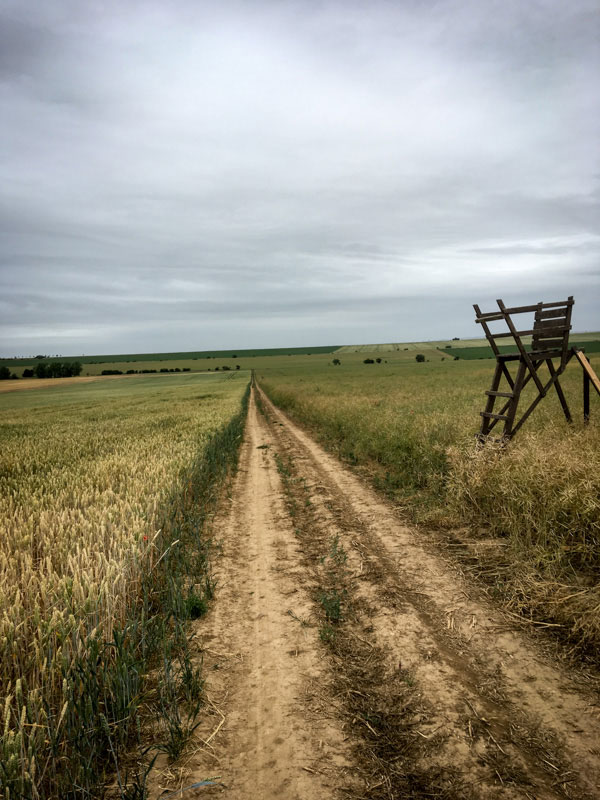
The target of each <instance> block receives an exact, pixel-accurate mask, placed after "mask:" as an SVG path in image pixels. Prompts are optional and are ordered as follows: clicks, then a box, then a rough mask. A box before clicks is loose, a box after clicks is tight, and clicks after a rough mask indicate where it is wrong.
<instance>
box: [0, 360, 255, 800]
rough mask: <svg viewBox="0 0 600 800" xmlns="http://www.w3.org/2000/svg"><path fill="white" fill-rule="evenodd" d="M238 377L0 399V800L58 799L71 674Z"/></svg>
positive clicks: (132, 578)
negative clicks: (1, 796)
mask: <svg viewBox="0 0 600 800" xmlns="http://www.w3.org/2000/svg"><path fill="white" fill-rule="evenodd" d="M248 377H249V376H248V373H238V374H237V375H228V376H218V375H213V376H211V375H204V376H199V375H196V376H194V375H189V376H181V377H180V376H176V377H175V376H168V377H167V376H166V377H161V376H152V377H147V378H136V379H135V380H130V381H121V382H115V381H106V382H98V383H94V384H80V385H70V386H65V387H64V388H63V387H54V388H50V389H48V390H38V391H36V392H17V393H10V394H7V395H3V396H1V397H0V409H1V414H2V416H1V427H0V506H1V507H2V509H3V513H2V516H1V518H0V608H1V609H2V612H1V616H0V664H1V667H0V685H1V692H0V694H1V695H2V696H3V697H4V698H6V699H5V703H4V708H3V719H2V725H3V728H2V732H1V740H0V742H1V743H0V762H1V764H2V766H1V767H0V786H3V787H4V791H5V796H6V798H7V800H8V798H13V797H43V796H46V797H50V796H59V794H58V789H56V787H57V786H59V785H60V779H59V777H56V779H52V776H51V773H54V772H56V773H57V774H58V773H59V772H60V768H61V765H60V761H61V759H62V758H65V757H67V756H68V755H69V754H70V753H71V752H72V750H73V744H74V742H73V741H72V740H71V741H69V737H70V736H72V731H69V724H70V725H71V727H72V726H73V725H75V726H77V725H78V724H79V725H81V724H82V723H83V722H84V720H81V719H80V721H79V723H78V720H77V716H78V713H79V712H78V711H77V709H76V708H74V705H76V703H75V700H76V699H77V698H79V699H80V700H82V689H83V685H84V683H85V680H86V678H85V676H84V675H83V674H79V675H78V674H77V670H78V669H79V670H81V669H82V666H81V665H82V664H83V663H84V661H85V659H86V658H87V659H88V662H89V658H88V657H89V648H90V643H91V642H98V643H102V644H101V645H100V646H101V647H105V643H106V642H111V641H113V640H114V636H115V631H123V630H125V629H126V628H127V625H128V624H129V623H130V622H131V619H132V609H135V608H136V604H138V605H139V598H140V593H141V592H142V583H143V581H144V580H145V576H147V574H148V573H149V572H152V571H153V570H154V567H155V565H156V563H157V562H158V560H159V559H160V558H161V556H163V554H164V549H165V548H166V547H168V546H169V542H168V541H167V540H165V538H164V535H163V532H162V531H161V526H163V525H164V519H165V513H167V512H166V510H168V513H170V514H171V515H172V513H173V508H172V507H173V503H174V502H175V505H177V502H178V501H177V499H178V498H181V497H182V496H184V495H185V492H186V490H187V487H188V484H189V483H190V481H191V478H190V475H191V473H190V470H191V469H192V468H193V467H194V465H197V464H198V463H199V461H200V462H201V461H202V457H203V454H204V453H205V450H206V447H207V445H208V443H209V442H210V441H211V440H212V438H213V437H214V436H215V433H216V432H218V431H220V430H222V429H223V428H224V427H226V426H227V424H228V423H229V422H230V420H231V419H232V418H233V417H234V416H235V415H236V414H238V413H239V411H240V404H241V401H242V396H243V393H244V390H245V389H246V386H247V383H248ZM134 617H135V614H134ZM138 621H139V620H138ZM141 624H142V626H143V619H142V620H141ZM129 639H131V636H129ZM116 649H118V648H116ZM111 659H112V662H113V666H115V665H116V662H117V661H118V659H116V660H115V658H114V657H113V656H111ZM86 663H87V662H86ZM117 666H118V665H117ZM113 705H114V703H113ZM91 713H93V714H95V715H96V716H98V709H97V708H96V709H92V710H91ZM102 714H104V715H105V716H106V713H105V711H102ZM102 714H100V718H102ZM113 738H115V737H113ZM125 738H126V737H125ZM109 744H110V745H111V746H112V740H111V741H110V742H109ZM78 746H79V749H81V747H80V745H78ZM43 787H46V788H45V789H44V788H43ZM48 787H54V789H52V788H48ZM44 791H45V792H47V793H46V794H44V793H43V792H44ZM52 791H55V792H57V794H56V795H54V794H52ZM62 796H70V795H68V794H63V795H62ZM73 796H75V795H73ZM77 796H85V795H77Z"/></svg>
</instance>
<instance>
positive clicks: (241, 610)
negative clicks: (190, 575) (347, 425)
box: [151, 387, 600, 800]
mask: <svg viewBox="0 0 600 800" xmlns="http://www.w3.org/2000/svg"><path fill="white" fill-rule="evenodd" d="M257 397H258V399H259V403H260V405H261V406H262V408H263V409H264V410H265V412H266V413H265V414H264V415H261V414H260V413H259V411H258V409H257V403H256V399H257ZM275 453H277V454H278V455H277V459H276V458H275V456H274V454H275ZM277 461H279V463H280V466H281V463H282V461H283V462H285V463H287V464H288V465H289V467H290V470H291V471H292V479H291V480H289V481H287V484H286V481H284V484H286V485H282V482H281V479H280V476H279V474H278V471H277V463H276V462H277ZM286 492H287V500H286ZM230 506H231V507H230V508H229V509H228V511H227V513H226V514H223V515H221V517H220V519H219V520H217V522H216V531H217V533H216V536H217V538H221V539H222V555H221V557H220V558H219V560H218V563H217V565H216V571H217V579H218V590H217V600H216V602H215V604H214V609H213V610H212V611H211V612H210V614H209V616H208V617H207V618H206V619H205V620H203V621H202V622H201V623H199V624H198V627H197V635H198V639H199V641H200V642H201V647H202V650H203V661H204V674H205V677H206V679H207V695H208V697H209V698H210V708H211V709H214V713H213V714H212V715H211V714H209V715H208V716H207V718H206V720H205V721H204V723H203V725H202V726H201V730H200V731H199V734H198V736H199V738H198V742H197V748H196V750H195V752H194V753H193V755H192V756H191V757H190V758H189V759H188V761H187V762H186V763H185V764H184V766H183V768H182V769H180V771H179V773H178V774H175V772H174V771H171V772H169V770H167V769H166V768H163V771H162V773H161V780H162V783H161V781H160V780H159V781H155V782H154V786H153V791H154V792H155V794H151V796H157V797H158V796H159V792H160V789H162V788H164V787H166V786H168V787H169V788H170V789H173V788H174V784H175V785H176V786H182V785H189V784H192V783H194V782H195V781H200V780H202V779H204V778H206V777H207V776H211V775H219V776H220V778H219V782H220V785H219V786H215V787H214V788H208V789H203V790H201V791H202V794H196V795H194V790H191V791H190V792H186V793H185V795H184V797H192V798H193V797H194V796H198V797H200V796H202V797H206V796H209V795H212V794H213V793H219V794H220V793H222V794H223V795H224V796H226V797H228V798H234V799H235V800H237V799H238V798H239V799H240V800H241V799H242V798H255V797H256V798H264V799H265V800H271V798H278V800H287V798H290V800H291V799H292V798H303V799H304V798H306V800H312V799H313V798H315V800H316V798H323V800H326V798H330V797H331V798H334V797H341V796H343V797H354V798H359V797H365V798H367V797H368V798H378V797H381V798H383V797H386V798H391V797H398V798H399V797H415V798H417V797H423V798H424V797H439V798H460V797H465V798H467V797H469V798H471V797H472V798H482V799H483V798H493V799H495V798H498V800H504V799H505V798H506V800H509V799H510V798H535V799H536V800H545V799H546V798H548V799H550V798H573V800H583V799H584V798H585V799H586V800H587V799H588V798H589V800H592V799H593V798H597V797H600V754H599V749H598V748H599V747H600V712H599V707H598V704H597V698H595V697H594V696H593V695H591V694H589V693H586V690H585V687H581V686H580V685H578V684H577V683H576V682H575V681H574V680H573V678H572V677H571V676H570V675H569V674H567V672H566V671H565V670H564V668H563V667H562V666H561V665H559V664H556V663H554V662H553V661H552V660H551V659H550V658H549V657H548V656H547V655H545V654H544V653H542V652H541V651H540V650H539V648H538V646H537V645H536V643H535V642H531V641H529V640H528V639H527V637H525V636H523V635H522V634H521V632H519V631H516V630H512V629H511V626H510V623H508V622H507V618H506V615H505V614H503V613H502V611H501V610H499V609H497V608H496V607H494V606H493V605H492V604H491V603H489V602H487V600H486V599H483V598H482V596H481V592H480V591H479V590H478V589H477V588H476V587H475V586H474V585H473V584H472V583H470V582H468V581H467V580H465V578H464V576H463V575H462V573H461V572H460V569H459V567H458V566H457V565H454V564H452V563H450V562H448V561H446V560H444V559H443V558H442V557H440V556H439V554H437V553H436V552H435V549H434V547H433V546H432V544H431V543H430V542H428V541H427V539H426V538H425V537H424V536H423V535H422V534H421V533H420V532H419V531H417V530H415V529H413V528H410V527H407V526H406V525H405V524H404V523H403V522H402V521H401V519H400V518H399V517H398V515H397V514H396V512H395V511H394V509H393V508H392V507H391V506H390V505H389V504H388V503H387V502H386V501H384V500H382V499H381V498H380V497H379V496H377V495H376V494H375V493H374V492H373V490H371V489H370V488H369V487H367V486H366V485H365V484H364V483H363V482H362V481H361V480H360V479H359V478H357V477H356V476H355V475H354V474H352V473H351V472H350V471H349V470H348V469H346V468H345V467H344V466H342V465H341V464H340V463H339V461H337V459H335V458H333V457H332V456H330V455H328V454H327V453H325V452H324V451H323V449H322V448H321V447H320V446H319V445H317V444H316V443H315V442H314V441H313V440H312V439H311V438H310V436H308V435H307V434H306V433H305V432H304V431H302V430H301V429H300V428H299V427H298V426H297V425H295V424H294V423H292V422H291V421H290V420H289V419H288V418H287V417H286V415H284V414H283V412H281V411H280V410H279V409H277V408H275V407H274V406H273V405H272V403H271V402H270V401H269V400H268V398H267V397H266V396H265V395H264V393H262V391H261V390H260V388H259V387H255V388H254V389H253V393H252V397H251V401H250V406H249V416H248V423H247V427H246V434H245V438H244V443H243V445H242V451H241V455H240V467H239V471H238V474H237V476H236V479H235V482H234V486H233V493H232V500H231V503H230ZM290 508H292V509H294V508H295V509H296V511H295V512H294V513H293V514H292V515H290V513H289V510H290ZM334 541H336V542H338V543H339V547H340V548H343V552H344V553H345V554H346V559H347V561H346V564H345V567H344V569H345V578H344V581H345V583H344V586H347V587H348V590H349V591H350V592H351V595H352V598H353V606H354V607H355V609H357V614H358V617H356V618H354V619H349V620H348V621H347V622H346V623H344V625H343V626H342V628H341V630H344V631H346V633H344V634H343V635H342V636H341V638H340V641H349V639H350V637H354V639H356V641H357V643H358V642H362V643H363V644H362V645H359V647H358V650H357V654H356V658H357V659H358V660H359V661H360V660H361V659H363V660H364V663H367V662H371V663H370V665H369V670H370V673H369V674H370V675H371V677H370V678H369V679H368V680H370V681H371V683H372V681H373V680H376V681H378V683H379V685H376V686H375V685H370V686H369V685H366V684H365V685H364V686H360V685H358V683H356V682H357V681H358V682H360V681H361V680H363V679H364V680H367V678H366V677H363V676H365V675H366V672H365V671H361V670H360V669H358V670H356V669H354V671H353V670H352V667H351V664H350V661H351V659H348V660H347V661H345V660H344V658H345V654H344V653H342V655H344V658H342V659H340V658H339V655H340V653H338V654H337V657H336V653H335V648H334V651H333V655H332V651H331V650H330V649H328V648H327V646H326V645H325V644H323V642H321V641H320V639H319V624H320V625H321V626H322V624H323V622H322V615H321V617H320V616H319V607H318V603H317V602H316V601H315V599H316V597H317V596H318V591H319V586H320V585H321V586H322V585H323V579H324V574H323V563H324V562H325V561H326V556H325V555H324V554H325V553H326V552H327V548H328V547H329V548H330V547H331V543H332V542H334ZM301 622H304V623H307V624H301ZM344 637H345V638H344ZM361 648H362V649H361ZM375 662H376V663H375ZM357 663H358V662H357ZM369 670H367V672H369ZM373 676H375V678H373ZM353 681H354V683H353ZM408 684H410V688H409V689H407V688H406V686H407V685H408ZM349 687H350V688H349ZM363 690H364V691H363ZM386 692H388V695H389V705H390V708H391V707H392V706H394V707H400V706H399V705H398V704H399V703H400V705H401V704H402V702H403V700H402V698H403V697H404V696H406V698H407V699H406V701H405V703H406V710H405V712H404V713H405V720H404V723H405V730H404V731H403V733H402V736H403V737H404V738H403V739H398V740H397V746H398V748H399V752H400V749H402V750H403V751H404V752H405V756H404V760H402V759H400V760H399V761H398V764H400V766H398V764H396V761H395V758H391V759H386V758H382V757H381V756H378V755H377V753H378V752H379V751H378V749H377V748H378V746H379V745H380V744H381V740H380V739H379V740H378V739H377V738H376V737H377V736H381V734H380V733H378V731H376V730H374V729H373V728H372V727H370V726H369V725H367V724H366V723H365V725H362V724H360V722H362V721H363V720H362V717H361V715H360V711H359V712H357V711H356V706H355V705H353V704H352V698H353V697H354V696H355V695H356V696H359V695H361V694H362V695H363V696H364V697H367V695H368V696H369V697H370V698H371V700H370V701H369V702H372V703H379V706H378V707H382V706H385V705H386ZM403 692H404V693H405V694H402V693H403ZM382 715H383V716H385V709H384V710H383V711H382ZM357 720H358V723H357ZM367 722H368V718H367ZM207 740H208V743H207V744H204V742H206V741H207ZM381 752H383V751H381ZM407 759H408V762H407ZM163 767H164V765H163ZM411 769H412V770H413V771H414V774H415V775H417V776H418V780H416V782H415V780H413V779H412V778H411V780H412V781H413V782H412V783H411V782H410V781H409V783H408V784H407V783H406V777H405V776H406V774H407V773H408V772H410V771H411ZM399 781H400V782H399ZM402 781H404V783H403V782H402ZM428 782H429V783H428ZM399 786H402V787H404V788H403V790H402V793H401V791H400V789H399V788H398V787H399ZM406 787H408V790H410V791H408V790H407V788H406Z"/></svg>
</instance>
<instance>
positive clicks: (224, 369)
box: [221, 364, 231, 372]
mask: <svg viewBox="0 0 600 800" xmlns="http://www.w3.org/2000/svg"><path fill="white" fill-rule="evenodd" d="M221 369H222V370H223V372H229V370H230V369H231V367H228V366H227V364H225V366H224V367H221Z"/></svg>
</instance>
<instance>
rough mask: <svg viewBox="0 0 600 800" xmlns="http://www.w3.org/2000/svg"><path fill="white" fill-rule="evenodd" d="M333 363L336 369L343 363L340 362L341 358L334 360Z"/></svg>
mask: <svg viewBox="0 0 600 800" xmlns="http://www.w3.org/2000/svg"><path fill="white" fill-rule="evenodd" d="M331 363H332V364H333V366H334V367H339V366H340V364H341V363H342V362H341V361H340V360H339V358H334V359H333V361H332V362H331Z"/></svg>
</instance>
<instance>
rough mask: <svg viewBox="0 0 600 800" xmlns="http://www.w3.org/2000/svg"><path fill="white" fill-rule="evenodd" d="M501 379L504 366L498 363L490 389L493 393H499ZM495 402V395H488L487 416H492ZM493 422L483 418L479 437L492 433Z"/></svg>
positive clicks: (488, 418)
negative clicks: (491, 425)
mask: <svg viewBox="0 0 600 800" xmlns="http://www.w3.org/2000/svg"><path fill="white" fill-rule="evenodd" d="M501 378H502V366H501V365H500V364H499V363H498V362H496V371H495V372H494V378H493V380H492V387H491V389H490V391H491V392H497V391H498V387H499V386H500V380H501ZM495 402H496V397H495V396H494V395H488V398H487V402H486V404H485V411H486V413H487V414H491V413H492V412H493V411H494V403H495ZM491 422H492V420H491V418H490V417H482V418H481V431H480V432H479V436H480V437H481V438H483V437H485V436H487V435H488V433H489V432H490V424H491Z"/></svg>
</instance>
